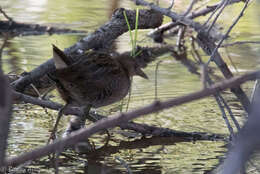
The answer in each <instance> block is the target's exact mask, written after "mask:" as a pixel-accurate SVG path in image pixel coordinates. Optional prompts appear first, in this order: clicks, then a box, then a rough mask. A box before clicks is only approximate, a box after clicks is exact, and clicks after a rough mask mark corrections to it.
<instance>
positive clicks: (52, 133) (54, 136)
mask: <svg viewBox="0 0 260 174" xmlns="http://www.w3.org/2000/svg"><path fill="white" fill-rule="evenodd" d="M67 106H68V104H66V105H65V106H63V107H62V108H61V109H60V110H59V113H58V117H57V119H56V122H55V125H54V128H53V129H52V131H51V135H50V137H49V139H48V144H49V143H50V141H51V140H55V139H56V135H55V134H56V131H57V128H58V125H59V122H60V119H61V116H62V114H63V111H64V109H65V108H66V107H67Z"/></svg>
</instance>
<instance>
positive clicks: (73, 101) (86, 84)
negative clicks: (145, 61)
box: [52, 45, 148, 134]
mask: <svg viewBox="0 0 260 174" xmlns="http://www.w3.org/2000/svg"><path fill="white" fill-rule="evenodd" d="M53 59H54V65H55V68H56V70H55V72H54V76H55V82H56V86H57V89H58V92H59V93H60V96H61V98H62V99H63V100H64V101H65V102H66V104H65V106H64V108H65V107H68V106H77V107H82V108H83V112H84V116H83V118H82V120H83V121H84V123H85V120H86V119H90V120H91V119H92V120H93V118H92V117H91V116H90V114H89V111H90V108H99V107H102V106H107V105H110V104H112V103H115V102H117V101H120V100H121V99H123V98H124V97H125V96H126V95H127V94H128V92H129V89H130V86H131V79H132V77H133V76H140V77H142V78H144V79H148V76H147V75H146V74H145V73H144V71H143V70H142V68H141V66H140V65H139V64H138V62H137V61H136V59H135V58H134V57H132V56H131V55H127V54H116V55H114V56H113V55H111V54H109V53H106V52H101V51H89V52H87V53H84V54H81V55H77V58H76V59H75V57H73V56H71V55H66V54H65V53H64V52H63V51H62V50H60V49H59V48H58V47H57V46H55V45H53ZM72 60H77V61H76V62H75V63H73V62H72ZM64 108H62V109H61V110H60V112H59V115H58V118H57V120H56V123H55V126H54V129H53V132H56V129H57V125H58V122H59V120H60V117H61V115H62V111H63V109H64ZM52 134H53V133H52Z"/></svg>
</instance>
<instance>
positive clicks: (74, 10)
mask: <svg viewBox="0 0 260 174" xmlns="http://www.w3.org/2000/svg"><path fill="white" fill-rule="evenodd" d="M0 2H1V6H2V7H3V9H5V10H6V12H7V13H8V14H9V15H10V16H11V17H13V18H14V19H15V20H17V21H20V22H28V23H38V24H44V25H51V26H56V27H61V28H62V27H66V28H70V29H78V30H85V31H87V32H91V31H93V30H94V29H96V28H97V27H98V26H100V25H102V24H103V23H105V22H106V21H107V20H108V18H109V17H108V14H109V9H110V5H111V1H109V0H99V1H94V0H88V1H85V0H77V1H62V0H55V1H51V0H38V1H34V0H23V1H20V0H8V1H6V0H0ZM164 3H165V4H163V5H167V3H166V2H164ZM241 5H242V4H238V5H235V6H234V7H232V8H228V9H227V10H226V13H224V15H223V16H222V19H221V20H220V21H221V22H223V23H220V24H219V25H220V26H223V27H224V28H225V27H227V26H229V25H230V24H231V20H230V19H232V18H233V17H235V16H236V14H237V13H238V12H239V9H240V8H241ZM120 6H122V7H125V8H129V7H134V5H133V4H132V3H131V2H129V1H126V0H124V1H120ZM182 6H183V4H182V2H178V3H177V4H176V8H178V9H177V10H178V11H180V10H181V7H182ZM259 7H260V5H259V4H257V3H252V4H251V5H250V7H249V8H248V10H247V12H246V14H245V16H244V17H243V19H242V20H241V21H240V23H239V24H238V25H237V26H236V27H235V28H234V30H233V31H232V35H231V38H230V41H236V40H253V41H256V40H259V38H260V35H259V34H260V30H259V21H260V20H258V19H259V18H258V16H259V11H258V9H259ZM231 16H233V17H232V18H231ZM140 33H144V34H145V33H146V32H144V31H141V32H140ZM81 37H82V35H51V36H49V35H42V36H26V37H16V38H13V39H11V40H9V43H8V46H7V47H6V48H5V49H4V52H3V60H4V63H5V70H6V72H8V71H9V70H10V69H11V67H10V65H9V64H8V62H9V61H10V58H14V57H15V58H16V59H15V60H16V61H17V62H18V65H19V68H20V70H19V71H30V70H32V69H33V68H35V67H36V66H38V65H40V64H41V63H43V62H44V61H46V60H47V59H48V58H50V57H51V55H52V52H51V44H52V43H54V44H56V45H58V46H59V47H60V48H62V49H63V48H67V47H69V46H71V45H72V44H74V43H75V42H77V41H78V40H79V39H80V38H81ZM0 39H1V38H0ZM143 39H144V40H143ZM140 40H142V42H141V44H142V45H149V43H151V42H150V40H149V39H147V38H146V37H145V35H143V36H140ZM129 41H130V40H129V37H128V33H126V34H125V35H123V36H121V37H120V38H119V39H118V42H117V44H118V49H119V51H121V52H122V51H125V50H130V48H131V47H130V43H129ZM259 48H260V46H258V45H250V44H247V45H237V46H233V47H229V48H228V50H227V51H228V54H227V52H226V50H224V49H221V52H222V55H223V57H224V58H225V60H226V62H227V63H228V64H229V65H230V68H231V69H232V70H233V71H234V72H236V70H235V68H233V66H231V63H230V60H229V59H228V55H229V56H230V57H231V58H232V60H233V62H234V64H235V65H236V68H237V70H238V72H236V73H242V72H244V71H247V70H253V69H256V68H258V67H259V58H258V55H259V52H260V49H259ZM160 60H163V62H162V63H161V64H160V66H159V71H158V83H157V87H158V91H157V92H158V98H159V99H161V100H166V99H169V98H172V97H178V96H182V95H185V94H188V93H190V92H194V91H197V90H199V89H200V88H201V82H200V81H199V79H198V77H197V76H195V75H192V74H190V73H189V72H188V71H187V69H186V68H185V67H184V66H183V65H182V64H181V63H180V62H178V61H176V60H174V59H173V58H171V57H167V56H164V57H162V58H160ZM205 60H207V57H205ZM157 62H158V61H155V62H153V63H152V64H151V65H150V66H149V67H147V68H146V69H145V72H146V73H147V74H148V76H149V80H143V79H141V78H138V77H137V78H135V79H134V83H133V85H132V94H131V100H130V104H129V109H134V108H137V107H141V106H144V105H145V104H149V103H151V102H152V101H153V100H154V98H155V68H156V63H157ZM212 66H213V65H212ZM213 67H214V66H213ZM243 87H244V89H246V91H247V92H248V94H250V89H251V88H252V83H247V84H246V85H243ZM225 98H226V99H227V101H229V102H230V104H231V107H232V109H233V112H234V114H235V116H236V117H237V119H238V120H239V121H241V122H242V121H243V114H242V111H241V109H240V105H239V103H237V102H235V101H234V100H235V97H234V96H233V95H232V94H231V93H229V92H226V93H225ZM55 99H59V98H58V97H56V98H55ZM117 105H118V104H115V105H113V106H115V107H116V106H117ZM109 108H111V107H109ZM125 108H126V106H124V109H125ZM108 110H109V109H108V108H101V109H100V110H99V112H101V113H103V114H106V113H108ZM56 116H57V112H55V111H50V110H47V111H45V110H44V109H42V108H38V107H34V106H31V105H16V106H14V114H13V121H12V125H11V135H10V138H9V147H8V156H15V155H18V154H21V153H22V152H25V151H29V150H31V149H32V148H35V147H38V146H40V145H45V144H46V141H47V139H48V136H49V131H50V130H51V128H52V125H53V122H54V120H55V118H56ZM68 120H69V118H68V117H64V118H63V119H62V123H61V125H64V126H63V127H62V126H61V127H60V128H59V130H60V133H62V131H64V129H65V127H66V125H67V123H68ZM136 121H138V122H140V123H146V124H149V125H155V126H158V127H160V126H161V127H167V128H171V129H174V130H181V131H188V132H195V131H197V132H209V133H218V134H226V135H228V130H227V128H226V125H225V123H224V121H223V119H222V117H221V112H220V110H219V108H218V107H217V105H216V102H215V100H214V98H212V97H210V98H206V99H203V100H199V101H196V102H192V103H189V104H185V105H182V106H180V107H175V108H173V109H168V110H164V111H161V112H159V113H157V114H153V115H149V116H144V117H141V118H138V119H137V120H136ZM116 130H117V131H118V129H116ZM105 136H106V135H102V136H100V135H94V136H93V137H92V139H91V140H92V141H95V143H96V146H102V145H103V144H104V139H105ZM224 144H225V143H224V142H221V141H218V142H212V141H197V142H182V141H180V142H175V141H173V140H170V139H169V138H168V139H157V138H152V139H149V138H148V139H145V140H143V139H140V138H135V139H127V138H125V137H123V136H121V135H119V134H117V133H116V131H115V132H114V133H112V141H111V142H110V146H109V147H107V149H106V150H105V151H106V152H107V153H106V154H102V155H100V156H98V155H95V154H94V156H95V157H96V158H94V157H93V156H91V157H85V156H77V155H76V154H73V153H72V154H71V155H70V156H71V158H72V159H73V160H68V159H67V160H66V161H64V162H63V163H61V167H60V173H102V172H105V173H127V171H126V167H125V166H124V165H125V164H127V165H128V167H129V168H130V169H131V171H132V172H133V173H140V174H141V173H142V174H143V173H151V174H152V173H156V174H157V173H206V171H209V170H211V169H212V168H213V167H214V166H215V165H216V164H218V162H219V160H220V158H221V157H223V155H224V153H225V151H226V149H225V147H224ZM68 153H69V152H68ZM120 160H121V161H124V163H125V164H122V162H120ZM46 161H47V160H46V159H43V160H42V162H37V163H36V164H33V165H31V166H30V168H31V169H32V168H36V169H35V170H33V171H34V172H35V173H36V172H38V173H51V172H50V171H53V169H52V168H50V167H49V166H48V165H47V164H46V163H45V162H46Z"/></svg>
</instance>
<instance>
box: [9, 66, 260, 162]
mask: <svg viewBox="0 0 260 174" xmlns="http://www.w3.org/2000/svg"><path fill="white" fill-rule="evenodd" d="M259 77H260V71H254V72H251V73H248V74H245V75H243V76H239V77H234V78H231V79H228V80H224V81H223V82H221V83H217V84H215V85H213V86H211V87H209V88H206V89H203V90H200V91H198V92H194V93H191V94H189V95H186V96H182V97H178V98H174V99H170V100H167V101H163V102H160V101H155V102H154V103H152V104H150V105H147V106H144V107H141V108H139V109H136V110H133V111H130V112H127V113H120V114H117V115H115V116H111V117H108V118H106V119H102V120H99V121H97V122H96V123H95V124H92V125H90V126H89V127H87V128H85V129H81V130H79V131H77V132H75V133H74V134H73V135H70V136H68V137H66V138H64V139H61V140H59V141H57V142H55V143H53V144H49V145H47V146H43V147H40V148H37V149H34V150H32V151H30V152H26V153H24V154H22V155H20V156H18V157H13V158H9V159H7V160H6V161H5V165H6V166H17V165H19V164H22V163H24V162H26V161H29V160H35V159H37V158H41V157H43V156H46V155H48V154H50V153H53V152H55V151H56V150H57V149H58V148H59V147H64V148H68V147H72V146H73V145H75V144H76V143H78V142H81V141H84V140H85V139H86V138H88V137H90V136H91V135H92V134H94V133H96V132H99V131H101V130H104V129H108V128H111V127H114V126H117V125H119V124H122V123H126V122H127V121H129V120H132V119H135V118H137V117H140V116H142V115H147V114H151V113H153V112H158V111H161V110H163V109H168V108H170V107H174V106H178V105H181V104H184V103H187V102H191V101H194V100H198V99H202V98H204V97H207V96H210V95H214V94H216V93H218V92H220V91H222V90H225V89H228V88H231V87H233V86H237V85H241V84H242V83H244V82H246V81H248V80H255V79H257V78H259Z"/></svg>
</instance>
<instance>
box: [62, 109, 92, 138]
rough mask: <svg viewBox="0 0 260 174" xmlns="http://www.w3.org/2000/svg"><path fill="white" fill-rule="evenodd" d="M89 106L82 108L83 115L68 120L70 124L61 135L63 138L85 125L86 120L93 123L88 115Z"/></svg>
mask: <svg viewBox="0 0 260 174" xmlns="http://www.w3.org/2000/svg"><path fill="white" fill-rule="evenodd" d="M90 108H91V105H87V106H84V107H83V108H82V109H83V114H82V115H81V116H78V117H74V118H72V119H71V120H70V124H69V126H68V128H67V129H66V131H65V132H64V134H63V137H66V136H68V135H69V134H71V132H74V131H77V130H79V129H80V128H82V127H83V126H84V125H85V122H86V119H89V120H91V121H93V118H92V117H91V116H90V115H89V111H90Z"/></svg>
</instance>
